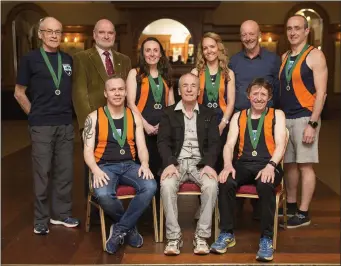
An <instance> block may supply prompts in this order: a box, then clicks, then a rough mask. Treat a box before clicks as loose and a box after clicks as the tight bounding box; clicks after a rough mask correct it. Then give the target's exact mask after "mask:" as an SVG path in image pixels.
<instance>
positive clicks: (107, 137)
mask: <svg viewBox="0 0 341 266" xmlns="http://www.w3.org/2000/svg"><path fill="white" fill-rule="evenodd" d="M126 111H127V126H128V129H127V138H126V141H125V144H124V146H123V149H124V150H125V154H124V155H121V154H120V150H121V146H120V145H119V144H118V142H117V141H116V139H115V138H114V134H113V131H112V129H111V126H110V124H109V120H108V117H107V116H106V114H105V112H104V109H103V107H100V108H98V109H97V122H96V141H95V151H94V155H95V159H96V162H97V164H104V163H116V162H122V161H126V160H135V156H136V149H135V120H134V116H133V113H132V111H131V110H130V109H129V108H128V107H126ZM114 123H115V127H116V128H117V129H118V131H121V133H122V132H123V117H122V118H121V119H114Z"/></svg>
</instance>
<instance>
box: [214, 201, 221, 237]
mask: <svg viewBox="0 0 341 266" xmlns="http://www.w3.org/2000/svg"><path fill="white" fill-rule="evenodd" d="M219 234H220V232H219V209H218V199H217V201H216V204H215V208H214V238H215V240H217V239H218V236H219Z"/></svg>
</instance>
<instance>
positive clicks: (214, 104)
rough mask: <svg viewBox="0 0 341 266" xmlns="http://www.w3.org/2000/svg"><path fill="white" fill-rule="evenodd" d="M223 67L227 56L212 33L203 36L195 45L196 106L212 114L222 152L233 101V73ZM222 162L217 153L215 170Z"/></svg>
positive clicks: (226, 62) (222, 45) (217, 36)
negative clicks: (215, 121) (198, 83)
mask: <svg viewBox="0 0 341 266" xmlns="http://www.w3.org/2000/svg"><path fill="white" fill-rule="evenodd" d="M227 65H228V56H227V52H226V49H225V47H224V44H223V42H222V40H221V38H220V36H219V35H218V34H216V33H214V32H207V33H205V34H204V36H203V38H202V40H201V42H200V44H199V46H198V53H197V61H196V68H194V69H193V70H192V73H193V74H195V75H197V76H198V77H199V79H200V95H199V98H198V103H200V104H203V105H205V106H207V107H208V108H213V109H215V111H216V114H217V117H218V121H219V125H218V126H219V133H220V136H221V147H222V149H223V146H224V145H225V142H226V137H227V131H228V123H229V121H230V118H231V116H232V114H233V109H234V101H235V80H234V73H233V71H232V70H231V69H229V68H228V66H227ZM222 163H223V158H222V153H221V155H220V158H219V159H218V161H217V167H216V170H217V171H220V170H221V168H222V166H223V165H222Z"/></svg>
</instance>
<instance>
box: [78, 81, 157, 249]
mask: <svg viewBox="0 0 341 266" xmlns="http://www.w3.org/2000/svg"><path fill="white" fill-rule="evenodd" d="M104 96H105V97H106V99H107V105H106V106H104V107H100V108H98V109H97V110H96V111H94V112H92V113H90V114H89V115H88V117H87V118H86V120H85V125H84V130H83V139H84V160H85V162H86V163H87V165H88V166H89V168H90V169H91V171H92V173H93V187H94V192H95V195H96V198H97V200H98V202H99V204H100V205H101V207H102V208H103V210H104V212H105V213H106V214H107V215H109V217H110V218H111V219H112V220H114V221H116V223H115V224H113V225H111V227H110V234H109V238H108V240H107V243H106V250H107V252H108V253H110V254H114V253H116V251H117V250H118V248H119V246H120V245H121V244H123V242H124V240H126V241H127V242H128V244H129V245H130V246H133V247H141V246H142V244H143V238H142V236H141V235H140V234H139V233H138V232H137V229H136V226H135V225H136V223H137V221H138V219H139V218H140V216H141V215H142V214H143V212H144V210H145V209H146V208H147V207H148V205H149V203H150V202H151V200H152V198H153V196H154V194H155V192H156V187H157V186H156V182H155V180H154V176H153V174H152V173H151V171H150V169H149V154H148V150H147V147H146V143H145V138H144V132H143V125H142V121H141V118H140V116H139V115H137V114H135V113H133V112H132V111H131V110H130V109H129V108H128V107H125V106H124V102H125V99H126V96H127V91H126V88H125V82H124V80H123V79H122V78H117V77H114V78H110V79H109V80H107V82H106V83H105V89H104ZM135 144H136V147H137V152H138V155H139V159H140V162H141V165H139V164H137V163H136V162H135V157H136V149H135ZM118 184H123V185H128V186H132V187H134V188H135V190H136V196H135V197H134V198H133V199H132V200H131V202H130V204H129V207H128V209H127V210H126V211H125V212H124V209H123V206H122V203H121V201H120V200H119V199H117V197H116V188H117V185H118Z"/></svg>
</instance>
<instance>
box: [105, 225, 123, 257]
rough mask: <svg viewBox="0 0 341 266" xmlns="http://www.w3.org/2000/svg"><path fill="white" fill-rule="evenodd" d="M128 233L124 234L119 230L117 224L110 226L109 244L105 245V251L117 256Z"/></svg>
mask: <svg viewBox="0 0 341 266" xmlns="http://www.w3.org/2000/svg"><path fill="white" fill-rule="evenodd" d="M125 236H126V233H122V232H120V231H119V230H117V228H115V224H112V225H111V226H110V233H109V237H108V240H107V242H106V243H105V249H106V251H107V252H108V253H109V254H115V253H116V252H117V250H118V249H119V247H120V245H123V243H124V237H125Z"/></svg>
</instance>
